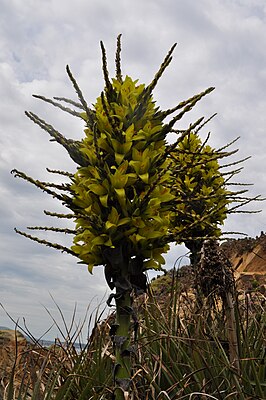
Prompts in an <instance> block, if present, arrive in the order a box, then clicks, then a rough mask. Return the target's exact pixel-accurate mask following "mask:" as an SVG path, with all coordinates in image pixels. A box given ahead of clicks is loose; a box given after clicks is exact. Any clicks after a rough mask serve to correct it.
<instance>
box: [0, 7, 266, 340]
mask: <svg viewBox="0 0 266 400" xmlns="http://www.w3.org/2000/svg"><path fill="white" fill-rule="evenodd" d="M0 9H1V14H0V95H1V107H0V179H1V184H0V204H1V206H0V213H1V217H0V221H1V225H0V228H1V231H0V235H1V238H0V271H1V276H0V302H1V303H2V305H3V306H4V307H5V310H6V311H7V312H8V313H9V314H10V315H11V316H12V318H13V319H14V320H17V319H19V323H20V324H22V325H23V321H24V319H25V320H26V325H27V326H28V328H29V330H30V331H31V332H32V333H33V334H34V335H35V336H36V337H38V336H40V335H42V333H44V332H45V330H46V329H48V328H49V327H50V326H51V325H52V322H53V321H52V319H51V316H49V313H51V314H52V315H53V316H54V318H55V319H56V320H57V321H60V317H59V313H58V310H57V307H56V305H55V303H54V302H53V300H52V297H53V298H54V300H55V302H56V303H57V305H58V306H59V307H60V309H61V310H62V312H63V314H64V316H65V318H66V322H67V324H68V323H70V320H71V315H72V312H73V309H74V307H75V304H77V316H76V322H77V324H78V322H79V320H82V319H83V317H84V315H85V312H86V308H87V306H88V305H89V304H91V305H90V310H91V311H93V309H94V308H95V307H96V306H97V304H99V303H101V301H102V299H103V297H104V296H105V295H106V285H105V282H104V279H103V275H102V268H101V267H98V268H95V272H94V275H93V276H91V275H90V274H89V273H88V272H87V271H86V267H84V266H80V265H77V263H76V259H74V258H72V257H71V256H68V255H63V254H61V253H60V252H57V251H56V250H53V249H49V248H46V247H44V246H40V245H38V244H35V243H33V242H31V241H30V240H27V239H25V238H23V237H21V236H19V235H17V234H16V233H15V232H14V230H13V228H14V227H17V228H18V229H21V230H23V229H25V228H26V226H28V225H49V224H50V225H52V224H53V222H54V221H53V220H52V219H51V217H47V216H45V215H44V214H43V210H44V209H46V210H50V211H53V210H54V211H58V210H61V209H60V208H59V205H58V204H57V203H56V200H54V199H51V198H50V197H49V196H47V195H45V194H44V193H42V192H41V191H39V190H38V189H37V188H35V187H32V186H31V185H30V184H28V183H26V182H24V181H21V180H19V179H15V178H14V177H12V176H11V174H10V171H11V170H12V169H13V168H17V169H19V170H22V171H24V172H25V173H27V174H29V175H31V176H33V177H34V178H36V179H43V180H51V175H49V174H48V173H47V172H46V167H49V168H52V169H61V170H69V171H74V168H75V166H74V164H73V163H72V162H71V160H70V159H69V157H68V155H67V153H66V152H65V151H64V149H63V148H61V147H60V146H59V145H57V144H56V143H51V142H49V137H48V134H46V133H45V132H44V131H41V130H40V129H39V128H38V127H37V126H35V125H34V124H33V123H32V122H31V121H30V120H28V119H27V118H26V116H25V115H24V110H31V111H34V112H35V113H37V114H38V115H39V116H40V117H42V118H44V119H45V120H46V121H48V122H50V123H52V124H53V125H54V126H55V127H56V128H57V129H58V130H59V131H60V132H62V133H63V134H64V135H65V136H67V137H70V138H74V139H80V138H82V136H83V126H82V124H81V123H80V122H79V121H77V120H76V119H75V118H74V117H71V116H68V115H66V114H64V113H63V112H61V111H60V110H57V109H55V108H53V107H52V106H50V105H49V104H45V103H43V102H41V101H40V100H37V99H35V98H33V97H32V96H31V95H32V94H41V95H45V96H47V97H52V96H62V97H68V98H73V99H75V98H76V97H75V93H74V90H73V88H72V86H71V83H70V82H69V80H68V78H67V75H66V73H65V66H66V64H69V65H70V67H71V70H72V72H73V74H74V75H75V77H76V79H77V81H78V82H79V85H80V87H81V88H82V90H83V93H84V95H85V97H86V99H87V102H88V103H89V104H91V103H93V102H94V100H95V99H96V97H98V95H99V94H100V91H101V90H102V89H103V78H102V72H101V53H100V47H99V42H100V40H103V42H104V43H105V46H106V49H107V54H108V60H109V69H110V71H111V74H113V71H114V52H115V46H116V37H117V35H118V34H119V33H122V35H123V37H122V41H123V50H122V63H123V73H124V74H128V75H130V76H132V77H133V78H135V79H137V78H138V79H139V80H140V82H144V83H149V82H150V81H151V79H152V77H153V75H154V73H155V72H156V70H157V69H158V67H159V65H160V64H161V62H162V60H163V58H164V56H165V55H166V53H167V51H168V50H169V48H170V47H171V45H172V44H173V43H175V42H177V43H178V47H177V48H176V50H175V54H174V58H173V61H172V63H171V65H170V66H169V67H168V69H167V71H166V72H165V74H164V76H163V77H162V79H161V80H160V82H159V84H158V87H157V88H156V90H155V92H154V96H155V99H156V100H157V103H158V105H160V106H161V108H163V109H166V108H169V107H173V106H174V105H176V104H177V103H178V102H180V101H181V100H185V99H186V98H188V97H190V96H192V95H194V94H196V93H198V92H200V91H202V90H204V89H206V88H207V87H209V86H215V87H216V90H215V91H214V92H212V94H211V95H209V96H208V97H206V98H205V99H204V100H202V102H200V103H199V105H198V106H197V108H196V109H194V110H193V111H192V112H191V113H190V115H189V117H188V118H186V119H185V121H184V122H183V124H184V126H185V125H187V124H188V123H189V122H193V121H195V120H196V119H197V118H198V117H200V116H206V117H208V116H210V115H211V114H213V113H215V112H217V113H218V115H217V117H216V118H215V119H214V120H212V121H211V123H210V124H209V126H208V128H207V131H208V130H210V131H211V132H212V136H211V141H210V144H212V145H213V146H216V147H218V146H222V145H224V144H226V143H227V142H230V141H231V140H233V139H234V138H236V137H237V136H241V138H240V140H239V141H238V142H237V145H236V146H235V147H237V148H239V153H238V155H237V157H236V158H235V159H237V158H244V157H246V156H249V155H251V156H252V158H251V159H250V160H248V161H247V162H246V163H245V168H244V170H243V171H242V172H241V174H240V175H239V177H238V179H239V181H241V182H248V183H254V186H252V187H251V188H250V195H252V196H253V195H256V194H262V195H263V196H266V176H265V162H266V156H265V152H266V142H265V134H266V96H265V92H266V53H265V48H266V3H265V0H199V1H196V0H161V1H159V0H135V1H127V0H116V1H112V2H111V1H107V0H89V1H85V0H75V1H74V2H73V1H70V0H65V1H64V2H61V1H59V0H58V1H56V0H23V1H22V0H0ZM207 131H206V132H205V133H207ZM235 147H234V148H235ZM55 178H56V177H55ZM251 208H253V209H259V208H261V209H262V210H263V211H262V213H260V214H252V215H250V214H244V215H235V216H230V217H229V218H228V221H227V223H226V225H225V227H224V229H225V230H227V231H228V230H231V231H241V232H245V233H247V234H248V235H249V236H256V235H258V234H260V232H261V231H262V230H265V219H266V204H263V203H260V204H255V205H254V206H252V207H251ZM44 237H47V236H45V235H44ZM53 239H54V238H52V240H53ZM56 240H58V241H61V243H63V244H70V242H69V239H68V238H65V237H64V236H62V237H58V238H56V239H54V241H56ZM182 254H185V249H184V248H182V247H181V248H172V250H171V252H170V253H169V254H168V255H167V267H168V268H170V267H172V266H173V263H174V262H175V260H176V259H177V258H178V257H179V256H180V255H182ZM107 293H108V291H107ZM46 309H48V310H49V313H48V312H47V311H46ZM3 325H4V326H9V327H13V326H14V324H13V323H12V322H11V320H10V319H9V317H8V316H7V315H6V312H5V311H4V310H3V309H0V326H3ZM61 325H62V324H61ZM57 334H58V333H57V331H56V329H55V328H52V330H51V331H50V332H49V333H48V334H47V335H46V338H53V337H54V336H55V335H57Z"/></svg>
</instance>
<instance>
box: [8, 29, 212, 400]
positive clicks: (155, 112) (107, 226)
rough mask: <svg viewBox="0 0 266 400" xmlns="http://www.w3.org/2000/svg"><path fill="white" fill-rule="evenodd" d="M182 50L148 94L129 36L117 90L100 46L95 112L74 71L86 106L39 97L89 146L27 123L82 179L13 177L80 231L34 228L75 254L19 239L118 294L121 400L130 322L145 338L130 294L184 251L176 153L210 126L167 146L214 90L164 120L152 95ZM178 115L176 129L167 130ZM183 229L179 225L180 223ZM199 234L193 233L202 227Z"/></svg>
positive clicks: (116, 345) (41, 124) (80, 99)
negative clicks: (174, 246) (132, 66)
mask: <svg viewBox="0 0 266 400" xmlns="http://www.w3.org/2000/svg"><path fill="white" fill-rule="evenodd" d="M174 48H175V45H174V46H172V48H171V49H170V51H169V52H168V54H167V55H166V57H165V59H164V61H163V63H162V64H161V66H160V68H159V70H158V72H157V73H156V74H155V76H154V78H153V80H152V81H151V83H150V84H149V85H147V86H145V85H143V84H139V83H138V81H136V80H133V79H132V78H130V77H129V76H125V77H123V76H122V71H121V59H120V56H121V35H119V36H118V40H117V50H116V57H115V65H116V76H115V78H114V79H112V80H110V78H109V73H108V68H107V59H106V51H105V48H104V45H103V43H102V42H101V50H102V62H103V75H104V82H105V88H104V90H103V92H102V93H101V94H100V96H99V97H98V98H97V100H96V102H95V104H94V105H93V106H92V107H89V106H88V104H87V102H86V100H85V98H84V96H83V94H82V91H81V89H80V87H79V85H78V83H77V81H76V80H75V78H74V77H73V75H72V72H71V71H70V68H69V67H68V66H67V74H68V76H69V78H70V80H71V82H72V84H73V87H74V89H75V91H76V93H77V97H78V101H73V100H70V99H67V98H64V97H54V98H53V99H49V98H46V97H43V96H39V95H35V97H36V98H38V99H41V100H43V101H45V102H48V103H50V104H52V105H54V106H55V107H57V108H59V109H61V110H63V111H65V112H67V113H69V114H71V115H73V116H75V117H78V118H80V119H81V120H82V121H83V123H84V124H85V130H84V134H85V135H84V137H83V138H82V139H81V140H79V141H78V140H72V139H67V138H66V137H65V136H64V135H62V134H61V133H60V132H59V131H58V130H56V129H55V128H54V127H53V126H52V125H50V124H48V123H47V122H46V121H44V120H43V119H41V118H40V117H39V116H37V115H36V114H34V113H33V112H26V115H27V117H29V118H30V119H31V120H32V121H33V122H34V123H36V124H37V125H38V126H39V127H41V128H42V129H43V130H45V131H46V132H48V134H49V135H50V136H51V137H52V140H53V141H56V142H58V143H59V144H61V145H62V146H63V147H64V148H65V149H66V150H67V152H68V154H69V156H70V157H71V159H72V160H73V161H74V162H75V164H76V166H77V170H76V172H75V173H70V172H65V171H62V170H50V169H48V172H49V173H51V174H59V175H61V176H63V177H64V179H65V178H68V179H69V181H68V183H63V184H61V185H60V184H55V183H50V182H43V181H39V180H36V179H33V178H32V177H30V176H28V175H26V174H25V173H23V172H21V171H18V170H13V173H14V174H15V176H18V177H20V178H22V179H25V180H26V181H28V182H30V183H32V184H34V185H35V186H37V187H38V188H40V189H41V190H43V191H44V192H46V193H47V194H49V195H51V196H53V197H54V198H56V199H58V200H59V201H60V202H61V203H63V205H64V206H66V207H67V208H68V209H69V210H70V212H68V213H66V214H60V213H55V212H49V211H45V213H46V214H47V215H49V216H54V217H57V218H60V219H64V218H65V219H66V220H72V221H74V223H75V227H74V229H69V228H68V229H63V228H56V227H40V226H35V227H29V229H32V230H39V231H41V230H45V231H55V232H64V233H69V234H72V235H73V237H74V238H73V246H71V247H70V248H68V247H65V246H62V245H60V244H58V243H53V242H49V241H47V240H44V239H41V238H39V237H36V236H33V235H31V234H28V233H26V232H22V231H19V230H17V229H16V231H17V233H19V234H21V235H23V236H25V237H27V238H29V239H31V240H34V241H37V242H38V243H41V244H45V245H47V246H49V247H52V248H55V249H58V250H61V251H63V252H67V253H69V254H71V255H73V256H75V257H77V258H78V259H79V260H80V262H81V263H82V264H85V265H87V266H88V269H89V271H90V272H92V271H93V268H94V266H97V265H102V266H104V269H105V277H106V281H107V283H108V285H109V287H110V288H111V289H112V290H115V293H114V294H112V295H111V296H110V298H109V300H108V303H109V304H111V302H112V301H113V300H114V301H115V305H116V322H115V324H114V325H113V326H112V328H111V332H110V334H111V336H112V338H113V343H114V348H115V356H116V364H115V367H114V380H115V389H114V392H115V396H116V398H117V399H123V398H124V394H125V393H126V392H128V390H129V387H130V380H131V356H132V353H133V350H134V348H133V346H131V341H130V332H131V323H132V321H133V322H134V327H135V331H136V330H137V318H136V316H135V315H134V313H133V309H132V292H133V291H135V292H136V293H140V292H143V291H145V290H146V275H145V271H146V270H148V269H150V268H153V269H160V268H161V265H162V264H163V263H164V258H163V253H165V252H166V251H167V250H168V247H169V242H170V241H177V242H179V243H180V242H181V236H182V235H183V234H184V229H180V230H179V231H178V229H177V230H176V229H175V232H174V234H173V223H172V218H173V215H174V214H173V213H174V212H175V206H177V205H179V207H180V196H179V197H178V198H177V201H176V194H177V191H176V189H175V190H173V187H172V184H173V176H174V175H175V173H173V171H175V170H174V169H173V170H172V167H173V165H175V162H176V159H175V157H176V156H175V154H176V152H177V149H178V146H179V145H180V143H181V142H182V141H183V140H185V138H186V137H189V135H190V137H191V135H192V133H193V132H194V131H195V130H196V129H197V128H200V127H201V126H202V125H201V124H202V121H203V118H200V119H199V120H197V121H196V122H195V123H193V124H190V125H189V127H188V128H187V129H186V130H185V131H183V132H181V133H180V135H179V136H178V139H177V141H176V142H175V143H173V144H171V145H169V144H167V141H166V138H167V135H168V133H170V132H172V131H174V126H175V124H176V123H177V122H178V121H179V120H180V119H181V118H182V117H183V115H184V114H186V113H187V112H189V111H190V110H191V109H192V108H193V107H194V106H195V105H196V103H197V102H198V101H200V100H201V99H202V98H203V97H204V96H205V95H207V94H208V93H210V92H211V91H212V90H213V88H212V87H210V88H208V89H207V90H205V91H203V92H202V93H199V94H197V95H195V96H193V97H191V98H190V99H188V100H186V101H182V102H181V103H179V104H178V105H177V106H176V107H173V108H171V109H169V110H166V111H162V110H160V109H159V108H158V107H156V105H155V102H154V100H153V97H152V92H153V90H154V88H155V86H156V85H157V82H158V80H159V78H160V77H161V75H162V74H163V73H164V71H165V69H166V68H167V66H168V65H169V63H170V62H171V60H172V54H173V51H174ZM70 106H72V108H70ZM171 115H173V116H172V118H168V120H169V122H165V119H166V118H167V117H169V116H171ZM184 167H185V166H184V165H182V168H184ZM189 167H191V165H190V166H189ZM179 212H180V209H179ZM189 212H190V209H188V210H187V213H189ZM181 214H182V213H181ZM176 221H177V222H178V224H180V219H179V220H176ZM200 222H201V220H200ZM189 223H190V220H189ZM192 226H193V228H194V227H195V223H194V222H193V223H192ZM191 234H193V232H192V231H191Z"/></svg>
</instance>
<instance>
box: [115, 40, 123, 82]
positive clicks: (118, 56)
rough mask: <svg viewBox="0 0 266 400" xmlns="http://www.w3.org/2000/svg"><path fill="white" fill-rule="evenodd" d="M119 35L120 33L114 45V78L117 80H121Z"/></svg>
mask: <svg viewBox="0 0 266 400" xmlns="http://www.w3.org/2000/svg"><path fill="white" fill-rule="evenodd" d="M121 37H122V34H121V33H120V35H118V37H117V45H116V56H115V65H116V79H117V80H118V81H119V82H122V80H123V79H122V71H121Z"/></svg>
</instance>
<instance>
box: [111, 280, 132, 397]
mask: <svg viewBox="0 0 266 400" xmlns="http://www.w3.org/2000/svg"><path fill="white" fill-rule="evenodd" d="M124 278H125V281H127V279H126V277H124ZM131 315H132V298H131V288H130V287H129V288H128V289H127V290H124V291H123V292H122V293H121V292H119V291H118V290H117V296H116V334H115V336H114V346H115V357H116V365H115V370H114V380H115V399H116V400H124V399H125V398H127V397H126V394H127V393H128V392H129V387H130V379H131V359H130V353H131V352H130V328H131V326H130V325H131Z"/></svg>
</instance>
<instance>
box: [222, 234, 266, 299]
mask: <svg viewBox="0 0 266 400" xmlns="http://www.w3.org/2000/svg"><path fill="white" fill-rule="evenodd" d="M221 247H222V249H223V251H224V252H225V254H226V255H227V257H228V258H229V259H230V261H231V263H232V266H233V269H234V273H235V279H236V282H237V283H238V284H239V285H241V286H243V288H244V289H256V287H260V288H261V289H262V291H265V285H266V234H265V233H263V232H261V234H260V236H257V237H256V238H245V239H236V240H229V241H227V242H225V243H223V244H222V246H221Z"/></svg>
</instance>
